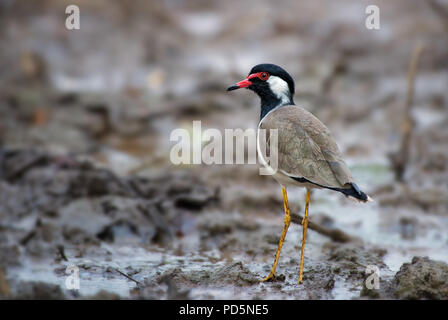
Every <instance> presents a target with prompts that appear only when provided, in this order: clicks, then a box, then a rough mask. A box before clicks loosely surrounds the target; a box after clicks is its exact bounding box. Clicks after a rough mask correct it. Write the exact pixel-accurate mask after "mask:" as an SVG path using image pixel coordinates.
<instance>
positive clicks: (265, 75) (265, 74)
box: [260, 72, 269, 80]
mask: <svg viewBox="0 0 448 320" xmlns="http://www.w3.org/2000/svg"><path fill="white" fill-rule="evenodd" d="M268 78H269V73H267V72H262V73H261V74H260V79H261V80H268Z"/></svg>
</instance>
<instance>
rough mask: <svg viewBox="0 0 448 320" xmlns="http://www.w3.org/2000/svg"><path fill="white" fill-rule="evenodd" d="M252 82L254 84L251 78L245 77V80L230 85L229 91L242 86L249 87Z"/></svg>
mask: <svg viewBox="0 0 448 320" xmlns="http://www.w3.org/2000/svg"><path fill="white" fill-rule="evenodd" d="M251 84H252V82H250V80H248V79H244V80H243V81H240V82H238V83H235V84H234V85H232V86H230V87H228V88H227V91H232V90H236V89H240V88H247V87H248V86H250V85H251Z"/></svg>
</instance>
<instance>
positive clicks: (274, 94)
mask: <svg viewBox="0 0 448 320" xmlns="http://www.w3.org/2000/svg"><path fill="white" fill-rule="evenodd" d="M240 88H247V89H250V90H252V91H254V92H255V93H256V94H258V95H259V96H260V98H261V104H262V107H263V105H272V106H274V105H275V106H278V105H286V104H293V103H294V102H293V95H294V80H293V79H292V77H291V76H290V75H289V73H288V72H286V71H285V70H284V69H283V68H281V67H279V66H277V65H275V64H270V63H263V64H258V65H256V66H255V67H253V68H252V70H250V72H249V75H248V76H247V78H246V79H244V80H242V81H240V82H238V83H236V84H234V85H232V86H230V87H229V88H227V91H232V90H236V89H240Z"/></svg>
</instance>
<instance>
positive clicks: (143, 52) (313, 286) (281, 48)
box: [0, 0, 448, 299]
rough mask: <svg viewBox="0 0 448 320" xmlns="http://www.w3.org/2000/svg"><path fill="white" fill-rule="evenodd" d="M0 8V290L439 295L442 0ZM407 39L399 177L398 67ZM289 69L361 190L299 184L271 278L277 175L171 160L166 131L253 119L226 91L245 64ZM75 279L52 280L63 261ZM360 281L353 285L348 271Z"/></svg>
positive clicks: (17, 293) (446, 209)
mask: <svg viewBox="0 0 448 320" xmlns="http://www.w3.org/2000/svg"><path fill="white" fill-rule="evenodd" d="M78 3H79V6H80V9H81V15H82V20H81V29H80V30H76V31H67V30H66V29H65V28H64V21H65V16H64V11H65V5H67V4H69V3H67V4H64V2H63V1H51V0H47V1H27V3H26V4H25V2H23V1H6V2H0V8H1V10H0V27H1V29H2V30H3V31H4V32H2V33H1V34H0V42H1V43H2V50H0V63H1V68H0V297H1V298H6V299H378V298H380V299H447V298H448V265H447V263H448V250H447V247H448V233H447V230H448V148H447V143H448V105H447V101H448V93H447V90H446V88H447V87H448V64H447V63H448V60H447V59H446V57H447V56H448V37H447V33H448V29H447V28H448V26H447V24H446V21H447V19H446V17H447V16H445V13H446V12H448V9H447V8H448V6H447V4H446V2H444V1H435V0H434V1H429V2H427V3H424V2H421V1H394V2H393V3H390V2H387V1H377V3H376V4H377V5H378V6H379V7H380V9H381V29H380V30H375V31H370V30H367V29H366V28H365V27H364V19H365V13H364V10H365V7H366V6H367V5H368V4H372V3H370V2H369V3H367V2H363V1H361V2H351V1H340V2H338V4H337V5H336V4H335V3H334V2H333V1H313V2H309V3H307V4H305V3H299V2H297V1H282V2H281V5H279V4H273V3H271V2H268V1H255V0H254V1H248V2H240V1H232V3H231V5H228V1H227V2H226V3H224V2H218V1H192V2H183V1H180V2H176V3H174V2H170V1H167V2H163V1H135V2H133V5H132V6H130V5H127V4H125V2H120V1H115V2H110V1H109V2H107V5H106V1H94V2H92V1H78ZM419 44H423V46H424V50H423V52H422V55H421V57H420V60H419V63H418V69H417V73H416V79H415V89H414V96H413V100H412V110H411V117H412V119H413V126H412V132H411V140H410V141H411V142H410V145H409V150H408V151H409V154H408V156H407V157H406V161H405V163H404V167H405V169H404V174H403V177H402V179H398V178H399V174H398V173H397V166H396V162H394V161H393V160H394V159H397V157H396V156H394V154H395V155H396V154H397V152H398V150H400V146H401V143H402V133H403V130H402V128H403V120H404V119H405V115H406V112H405V106H406V95H407V90H408V84H407V81H408V78H407V73H408V65H409V61H410V59H411V56H412V53H413V51H414V49H415V47H417V46H418V45H419ZM267 61H268V62H273V63H277V64H280V65H282V66H284V67H285V68H286V69H287V70H288V71H290V72H291V75H292V76H293V77H294V78H295V79H296V88H297V89H296V95H295V101H296V103H297V104H300V105H302V106H304V107H305V108H307V109H309V110H310V111H312V112H313V113H314V114H316V115H317V116H318V117H319V118H320V119H321V120H322V121H323V122H324V123H326V124H327V126H328V127H329V128H330V129H331V131H332V132H333V135H334V136H335V139H336V141H337V142H338V144H339V146H340V149H341V150H342V152H343V153H344V156H345V158H346V160H347V163H348V165H349V167H350V168H351V170H352V172H353V175H354V177H355V179H356V181H357V184H358V185H359V186H360V187H361V188H362V189H363V190H364V191H366V192H367V193H368V194H370V195H371V196H372V197H373V198H374V200H375V201H374V202H372V203H368V204H357V203H352V202H351V201H349V200H347V199H345V198H344V197H343V196H341V195H339V194H335V193H331V192H329V191H324V190H317V191H315V192H313V194H312V202H311V205H310V220H311V222H312V223H313V224H314V227H313V229H310V230H309V232H308V237H307V245H306V251H305V263H304V283H303V285H301V286H298V285H297V284H296V282H297V278H298V272H299V270H298V269H299V255H300V240H301V234H302V233H301V232H302V229H301V225H300V224H299V223H298V222H299V217H298V216H297V214H299V215H303V204H304V190H301V189H291V190H289V191H288V192H289V197H290V206H291V211H292V212H293V214H294V215H295V217H294V218H293V223H292V224H291V227H290V230H289V231H288V234H287V237H286V242H285V244H284V246H283V250H282V255H281V257H280V261H279V265H278V269H277V273H278V274H277V279H276V281H273V282H267V283H260V282H259V280H260V279H262V278H263V277H265V276H266V275H267V274H268V273H269V271H270V268H271V265H272V262H273V258H274V254H275V250H276V248H277V243H278V240H279V237H280V234H281V230H282V227H283V210H282V208H283V204H282V197H281V189H280V187H279V185H278V184H277V183H276V182H275V181H274V180H273V179H272V178H270V177H266V176H260V175H259V174H258V165H250V164H246V165H211V166H209V165H205V164H202V165H189V166H187V165H181V166H175V165H173V164H171V162H170V158H169V154H170V149H171V147H172V146H173V145H174V143H173V142H171V141H170V133H171V132H172V130H174V129H176V128H185V129H187V130H189V131H190V132H191V130H192V121H193V120H201V121H202V127H203V130H204V129H205V128H218V129H220V130H223V129H224V128H242V129H246V128H256V126H257V121H258V117H259V107H258V100H257V98H256V97H255V96H253V95H250V94H249V92H235V93H234V92H232V93H227V92H226V91H225V89H226V88H227V86H228V85H230V84H232V83H234V82H236V81H239V80H241V78H242V77H244V76H245V75H246V74H247V72H248V71H249V70H250V68H251V67H252V66H253V65H255V64H257V63H260V62H267ZM73 266H75V267H77V268H78V270H79V277H80V283H79V284H80V287H79V290H70V289H67V286H66V281H67V277H69V276H70V274H68V273H67V268H68V267H73ZM372 268H373V269H375V270H377V274H378V276H379V278H378V279H379V282H378V284H379V287H374V288H371V287H370V288H369V284H370V283H373V282H371V280H372V278H371V277H369V276H371V274H369V272H366V270H367V269H369V270H373V269H372Z"/></svg>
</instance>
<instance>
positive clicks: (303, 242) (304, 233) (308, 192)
mask: <svg viewBox="0 0 448 320" xmlns="http://www.w3.org/2000/svg"><path fill="white" fill-rule="evenodd" d="M309 205H310V190H309V189H306V204H305V216H304V217H303V220H302V226H303V236H302V252H301V254H300V272H299V280H298V281H297V284H301V283H303V280H302V276H303V258H304V256H305V241H306V230H307V229H308V207H309Z"/></svg>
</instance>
